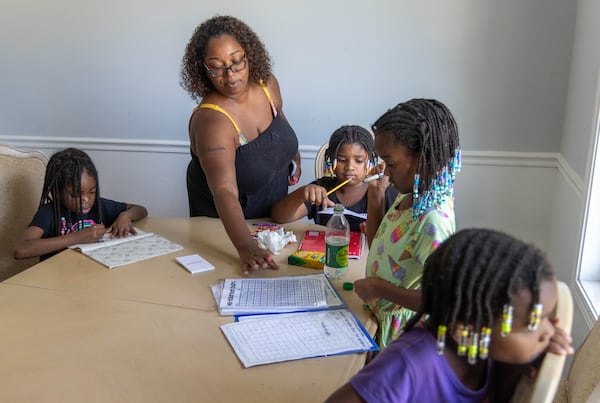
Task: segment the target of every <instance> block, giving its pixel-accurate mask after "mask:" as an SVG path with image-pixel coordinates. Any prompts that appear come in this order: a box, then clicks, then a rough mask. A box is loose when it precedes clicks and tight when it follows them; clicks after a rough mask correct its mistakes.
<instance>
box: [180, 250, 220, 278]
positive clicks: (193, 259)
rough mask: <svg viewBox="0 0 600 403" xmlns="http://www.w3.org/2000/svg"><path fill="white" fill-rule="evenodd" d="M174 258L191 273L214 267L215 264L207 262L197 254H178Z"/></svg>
mask: <svg viewBox="0 0 600 403" xmlns="http://www.w3.org/2000/svg"><path fill="white" fill-rule="evenodd" d="M175 260H177V263H179V264H180V265H182V266H183V267H184V268H185V269H186V270H187V271H189V272H190V273H192V274H196V273H201V272H203V271H209V270H214V269H215V266H213V265H212V264H210V263H209V262H207V261H206V259H204V258H203V257H202V256H200V255H198V254H194V255H187V256H178V257H176V258H175Z"/></svg>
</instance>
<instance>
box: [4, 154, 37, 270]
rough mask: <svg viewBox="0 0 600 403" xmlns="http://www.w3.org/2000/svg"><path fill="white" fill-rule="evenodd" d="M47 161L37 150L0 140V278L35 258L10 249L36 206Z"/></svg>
mask: <svg viewBox="0 0 600 403" xmlns="http://www.w3.org/2000/svg"><path fill="white" fill-rule="evenodd" d="M47 163H48V158H47V157H46V156H45V155H44V154H42V153H41V152H39V151H23V150H20V149H18V148H16V147H13V146H10V145H6V144H0V189H2V191H1V192H0V225H1V226H2V230H1V231H0V281H4V280H5V279H7V278H9V277H11V276H13V275H15V274H17V273H19V272H21V271H23V270H25V269H27V268H28V267H30V266H32V265H34V264H36V263H37V262H38V259H37V258H35V259H23V260H16V259H15V258H14V257H13V250H14V246H15V243H16V242H17V241H18V240H19V239H20V238H21V236H22V235H23V231H25V228H27V226H28V225H29V223H30V222H31V219H32V218H33V215H34V214H35V212H36V211H37V209H38V206H39V203H40V196H41V193H42V186H43V185H44V175H45V172H46V164H47Z"/></svg>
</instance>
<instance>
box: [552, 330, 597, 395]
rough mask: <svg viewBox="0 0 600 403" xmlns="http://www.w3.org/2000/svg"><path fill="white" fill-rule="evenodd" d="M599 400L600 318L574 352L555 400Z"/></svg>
mask: <svg viewBox="0 0 600 403" xmlns="http://www.w3.org/2000/svg"><path fill="white" fill-rule="evenodd" d="M599 401H600V320H598V321H596V324H595V325H594V327H593V328H592V330H590V332H589V333H588V335H587V336H586V338H585V340H584V341H583V343H581V346H579V348H578V349H577V351H576V352H575V356H574V357H573V361H572V362H571V368H569V373H568V375H567V378H566V379H563V380H562V381H561V384H560V387H559V389H558V393H557V394H556V399H555V402H572V403H585V402H590V403H591V402H599Z"/></svg>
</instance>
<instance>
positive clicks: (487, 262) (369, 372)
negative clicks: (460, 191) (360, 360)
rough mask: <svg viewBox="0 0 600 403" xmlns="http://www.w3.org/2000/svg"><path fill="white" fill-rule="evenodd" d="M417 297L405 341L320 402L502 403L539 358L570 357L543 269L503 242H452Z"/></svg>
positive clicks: (535, 257)
mask: <svg viewBox="0 0 600 403" xmlns="http://www.w3.org/2000/svg"><path fill="white" fill-rule="evenodd" d="M422 291H423V298H422V303H421V306H420V308H419V310H418V312H417V315H416V316H415V317H413V319H412V320H411V321H410V322H409V323H408V324H407V326H406V329H405V332H404V334H403V335H402V336H401V337H400V338H399V339H398V340H396V341H394V342H393V343H391V344H390V346H389V347H388V348H387V349H385V350H384V351H383V352H381V353H380V354H379V355H378V356H377V357H376V358H375V359H374V360H373V361H372V362H371V363H369V364H368V365H367V366H365V367H364V368H363V369H362V370H361V371H360V372H359V373H358V374H356V375H355V376H354V377H353V378H352V379H351V380H350V382H349V383H347V384H346V385H344V386H342V387H341V388H340V389H339V390H338V391H336V392H335V393H334V394H333V395H332V396H331V397H330V398H329V399H328V402H338V401H339V402H359V401H363V402H482V401H508V399H510V397H511V396H508V395H510V394H512V391H514V385H515V384H516V381H517V380H518V376H513V377H512V379H509V377H507V376H506V374H508V375H511V374H517V375H518V374H519V371H517V369H524V368H525V367H527V366H528V365H527V364H529V363H532V362H534V361H536V358H538V357H541V356H542V354H543V353H544V352H552V353H556V354H572V353H573V349H572V348H571V345H570V344H571V341H572V340H571V338H570V337H569V336H568V335H567V334H566V333H565V332H564V331H563V330H562V329H560V328H558V327H555V326H554V324H555V323H556V319H557V318H552V319H551V318H549V315H550V313H551V312H553V310H554V308H555V305H556V302H557V293H558V291H557V286H556V281H555V278H554V274H553V272H552V269H551V267H550V264H549V263H548V262H547V261H546V259H545V258H544V256H543V255H542V253H541V252H540V251H539V250H538V249H536V248H535V247H533V246H531V245H527V244H525V243H523V242H521V241H519V240H517V239H514V238H513V237H511V236H509V235H506V234H504V233H501V232H496V231H492V230H485V229H468V230H462V231H460V232H458V233H456V234H455V235H453V236H451V237H450V238H449V239H447V240H446V241H445V242H444V243H443V244H442V245H441V246H440V247H439V248H438V249H437V250H436V251H435V252H433V253H432V254H431V256H430V257H429V258H428V259H427V262H426V264H425V272H424V276H423V283H422ZM421 318H425V321H424V322H423V323H422V325H418V324H417V323H418V322H419V321H420V320H421ZM501 363H503V364H501ZM500 368H502V369H503V370H500ZM507 369H510V370H507Z"/></svg>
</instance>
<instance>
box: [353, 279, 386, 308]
mask: <svg viewBox="0 0 600 403" xmlns="http://www.w3.org/2000/svg"><path fill="white" fill-rule="evenodd" d="M381 281H384V280H382V279H380V278H377V277H367V278H363V279H360V280H356V281H355V282H354V292H355V293H356V295H358V296H359V298H360V299H362V300H363V301H364V302H365V303H367V304H372V303H374V302H375V301H377V300H378V299H379V298H380V295H381V293H380V292H379V287H378V286H379V284H380V282H381Z"/></svg>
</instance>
